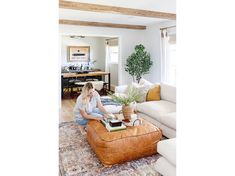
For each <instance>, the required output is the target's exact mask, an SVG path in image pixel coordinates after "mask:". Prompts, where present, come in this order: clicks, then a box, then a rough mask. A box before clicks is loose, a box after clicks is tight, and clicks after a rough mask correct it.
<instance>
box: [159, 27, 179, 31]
mask: <svg viewBox="0 0 235 176" xmlns="http://www.w3.org/2000/svg"><path fill="white" fill-rule="evenodd" d="M174 27H176V26H168V27H164V28H160V30H163V29H168V28H174Z"/></svg>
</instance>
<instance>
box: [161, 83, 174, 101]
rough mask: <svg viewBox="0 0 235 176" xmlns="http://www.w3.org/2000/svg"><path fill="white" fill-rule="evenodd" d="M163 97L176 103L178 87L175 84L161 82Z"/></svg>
mask: <svg viewBox="0 0 235 176" xmlns="http://www.w3.org/2000/svg"><path fill="white" fill-rule="evenodd" d="M161 99H162V100H167V101H170V102H173V103H176V88H175V87H174V86H171V85H168V84H165V83H161Z"/></svg>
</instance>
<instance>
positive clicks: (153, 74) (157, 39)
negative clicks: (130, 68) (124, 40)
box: [143, 21, 175, 83]
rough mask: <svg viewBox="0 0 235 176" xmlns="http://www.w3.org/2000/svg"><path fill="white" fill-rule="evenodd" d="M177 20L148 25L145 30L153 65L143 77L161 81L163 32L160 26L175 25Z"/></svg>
mask: <svg viewBox="0 0 235 176" xmlns="http://www.w3.org/2000/svg"><path fill="white" fill-rule="evenodd" d="M173 25H175V21H169V22H164V23H159V24H154V25H151V26H148V27H147V29H146V30H145V38H144V41H143V44H144V46H145V47H146V50H147V51H148V52H149V53H150V56H151V59H152V61H153V65H152V67H151V69H150V73H149V74H146V75H144V76H143V78H145V79H147V80H149V81H151V82H153V83H156V82H161V33H160V28H163V27H168V26H173Z"/></svg>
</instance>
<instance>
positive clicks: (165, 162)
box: [155, 138, 176, 176]
mask: <svg viewBox="0 0 235 176" xmlns="http://www.w3.org/2000/svg"><path fill="white" fill-rule="evenodd" d="M157 151H158V153H159V154H160V155H161V157H160V158H159V159H158V160H157V162H156V164H155V168H156V170H157V171H158V172H159V173H161V174H162V175H163V176H175V175H176V139H175V138H172V139H166V140H162V141H160V142H158V144H157Z"/></svg>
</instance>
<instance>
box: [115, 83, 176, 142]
mask: <svg viewBox="0 0 235 176" xmlns="http://www.w3.org/2000/svg"><path fill="white" fill-rule="evenodd" d="M127 88H128V86H127V85H122V86H117V87H116V89H115V93H125V92H126V91H127ZM160 97H161V100H159V101H145V102H143V103H137V105H136V110H137V111H138V116H139V117H142V118H144V119H146V120H148V121H150V122H151V123H153V124H155V125H156V126H157V127H159V128H160V129H162V132H163V135H164V136H166V137H167V138H174V137H176V88H175V87H173V86H170V85H167V84H163V83H161V84H160Z"/></svg>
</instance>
